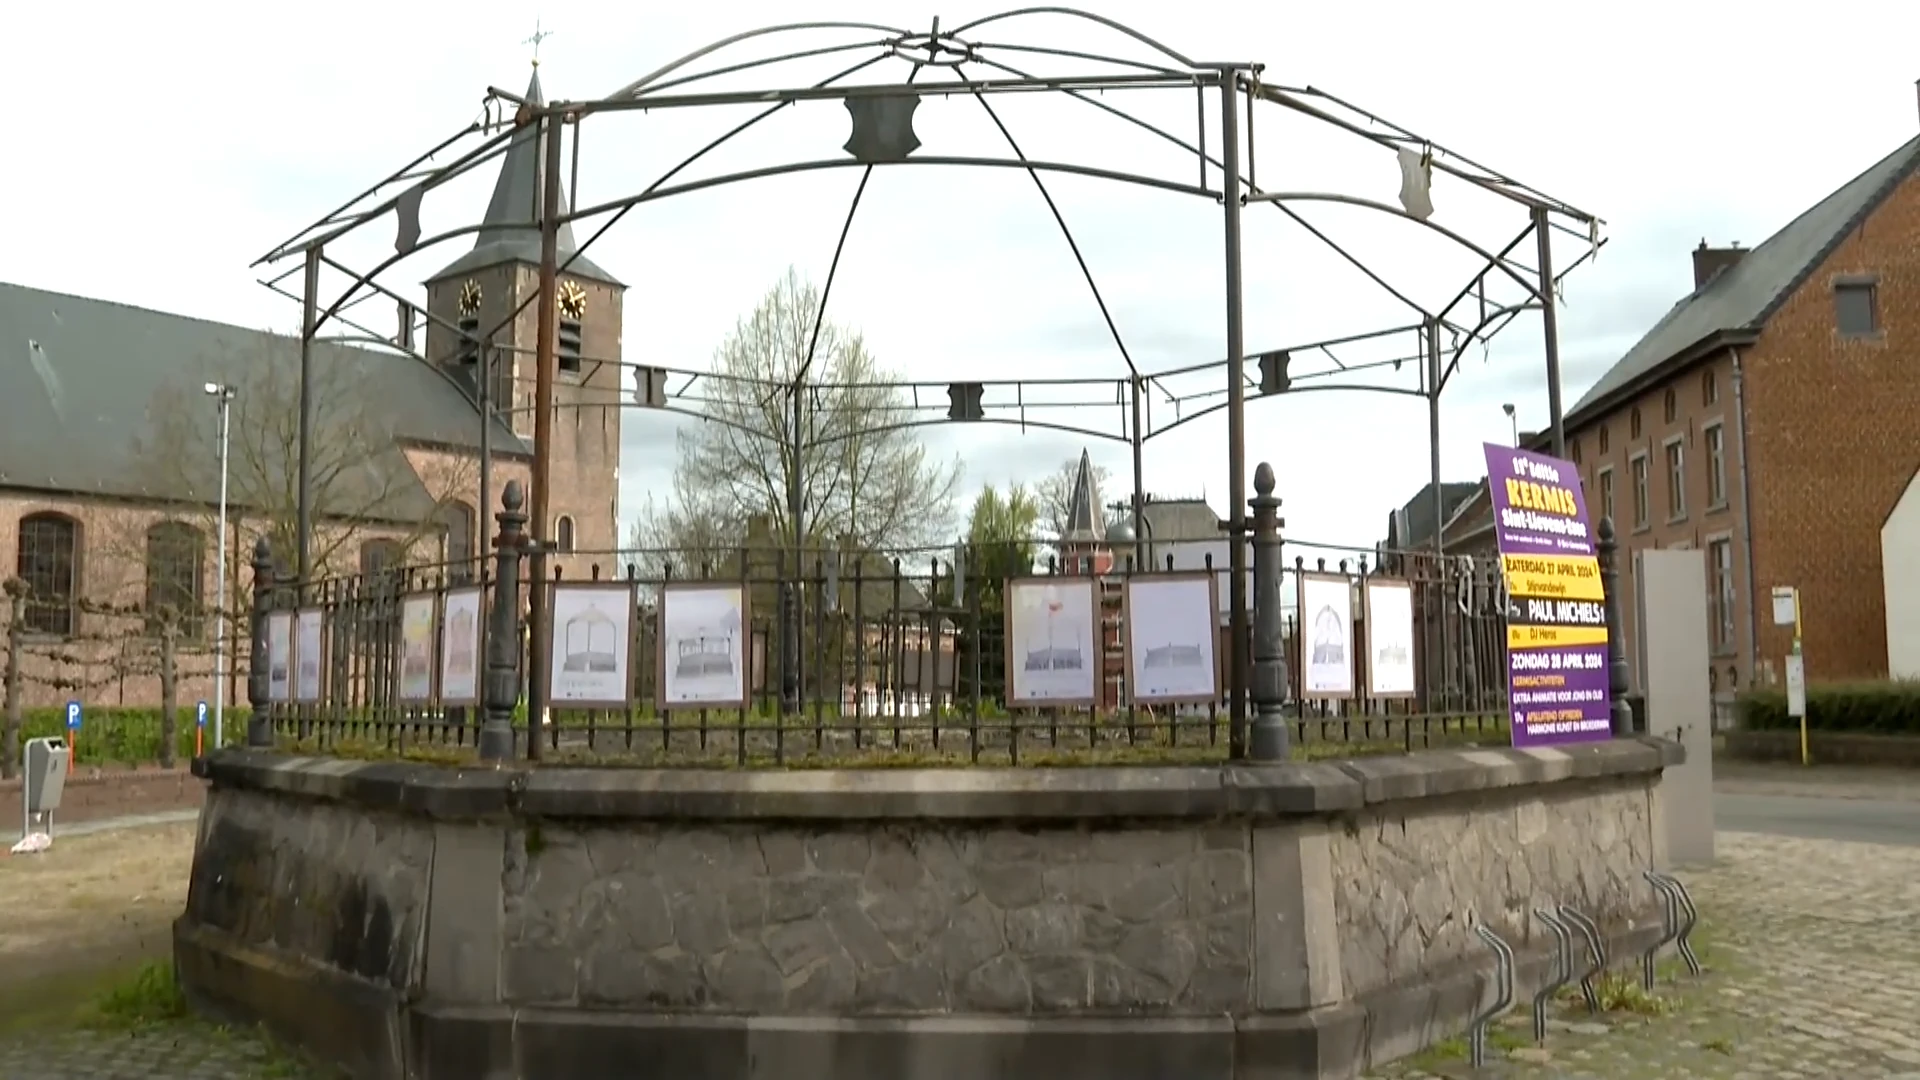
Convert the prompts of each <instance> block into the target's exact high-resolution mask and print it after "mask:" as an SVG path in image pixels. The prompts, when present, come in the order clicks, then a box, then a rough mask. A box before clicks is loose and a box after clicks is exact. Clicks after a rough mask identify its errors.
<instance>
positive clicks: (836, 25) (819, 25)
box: [607, 22, 913, 100]
mask: <svg viewBox="0 0 1920 1080" xmlns="http://www.w3.org/2000/svg"><path fill="white" fill-rule="evenodd" d="M796 30H872V31H877V32H879V33H882V34H886V35H888V36H889V37H897V38H898V37H910V36H911V35H912V34H913V31H911V30H906V29H902V28H901V27H898V26H888V25H886V24H884V23H869V22H802V23H782V24H780V25H778V26H762V27H760V28H759V29H757V30H743V31H741V32H740V33H738V34H734V35H732V36H730V37H724V38H721V39H720V40H719V41H716V42H713V43H712V44H710V45H703V46H701V47H700V48H698V49H695V50H693V51H692V52H690V53H688V54H687V55H685V56H683V57H681V58H680V59H678V60H675V61H673V62H672V63H669V64H667V65H666V66H664V67H661V68H659V69H657V70H655V71H652V72H649V73H648V74H646V75H642V76H641V77H640V78H638V79H635V80H634V81H633V82H630V83H628V84H627V85H625V86H623V87H621V88H620V89H618V90H615V91H614V92H613V93H611V94H608V95H607V100H617V99H619V98H635V97H639V96H640V95H641V94H642V93H643V92H644V91H646V89H647V88H648V87H649V86H650V85H651V84H653V83H654V82H656V81H658V80H660V79H662V78H665V77H666V76H668V75H671V74H673V73H674V72H675V71H678V70H679V69H681V68H683V67H686V66H687V65H688V64H691V63H693V62H694V61H695V60H698V59H700V58H701V57H703V56H709V55H711V54H713V53H716V52H719V51H720V50H721V49H724V48H726V47H727V46H729V45H738V44H739V43H741V42H743V41H751V40H752V39H754V38H757V37H766V36H767V35H769V34H785V33H789V32H792V31H796ZM766 62H767V63H772V62H773V61H771V60H769V61H766ZM749 66H752V65H749Z"/></svg>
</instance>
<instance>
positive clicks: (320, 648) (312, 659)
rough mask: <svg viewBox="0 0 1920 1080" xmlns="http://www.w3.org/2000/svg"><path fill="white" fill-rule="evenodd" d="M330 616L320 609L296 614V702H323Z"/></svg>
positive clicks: (294, 620) (302, 610)
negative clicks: (322, 691) (321, 686)
mask: <svg viewBox="0 0 1920 1080" xmlns="http://www.w3.org/2000/svg"><path fill="white" fill-rule="evenodd" d="M326 631H327V616H326V613H325V612H323V611H321V610H320V609H319V608H302V609H300V610H299V611H296V612H294V615H293V700H295V701H297V702H300V703H301V704H303V705H311V704H314V703H315V702H318V701H319V700H320V672H321V671H323V670H325V665H326V662H327V632H326Z"/></svg>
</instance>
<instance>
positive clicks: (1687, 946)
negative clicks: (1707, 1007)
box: [1647, 870, 1705, 978]
mask: <svg viewBox="0 0 1920 1080" xmlns="http://www.w3.org/2000/svg"><path fill="white" fill-rule="evenodd" d="M1647 874H1648V875H1649V878H1650V879H1651V878H1658V879H1659V880H1660V882H1661V883H1662V884H1664V885H1665V886H1666V888H1667V890H1668V891H1669V892H1670V893H1671V894H1672V895H1673V899H1674V902H1675V903H1677V904H1678V905H1679V908H1680V915H1681V921H1680V932H1679V933H1677V934H1675V935H1674V937H1673V942H1674V947H1675V948H1676V949H1678V950H1680V959H1682V960H1684V961H1686V964H1687V973H1688V974H1690V975H1692V976H1694V977H1695V978H1698V977H1699V976H1700V973H1701V972H1702V971H1703V970H1705V969H1704V968H1702V967H1701V966H1700V958H1699V957H1698V956H1696V955H1694V952H1693V928H1694V927H1695V926H1696V925H1698V924H1699V922H1700V909H1699V908H1696V907H1694V906H1693V895H1692V894H1691V893H1689V892H1688V891H1687V884H1686V882H1684V881H1681V880H1680V879H1679V878H1677V877H1674V876H1673V875H1672V874H1663V873H1661V872H1660V871H1658V870H1649V871H1647Z"/></svg>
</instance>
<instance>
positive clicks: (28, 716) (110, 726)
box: [20, 705, 249, 765]
mask: <svg viewBox="0 0 1920 1080" xmlns="http://www.w3.org/2000/svg"><path fill="white" fill-rule="evenodd" d="M179 714H180V718H179V722H178V724H177V725H176V731H175V746H174V756H175V758H176V759H178V760H179V761H181V762H185V761H187V760H188V759H190V758H192V757H193V735H194V732H193V727H194V718H195V717H196V715H197V714H198V709H197V708H196V706H195V705H188V706H185V707H184V708H182V709H180V710H179ZM248 714H249V710H248V709H246V708H245V707H244V706H243V707H241V708H233V707H231V706H229V707H228V708H227V710H226V717H225V720H224V724H225V728H226V730H225V732H224V734H225V736H226V740H227V744H228V745H230V746H231V745H234V744H236V743H243V742H245V741H246V738H247V716H248ZM160 719H161V714H160V710H159V709H157V708H151V707H131V706H115V705H96V706H92V707H89V708H88V709H87V710H86V711H85V712H84V713H83V714H82V715H81V722H80V737H79V738H78V739H76V740H74V750H75V752H76V753H77V754H78V756H79V764H81V765H151V764H153V763H155V762H158V761H159V760H160ZM21 720H22V725H21V732H20V738H21V739H22V740H23V741H24V740H26V739H37V738H41V737H43V736H48V735H62V734H65V733H66V730H67V710H66V707H65V706H54V707H51V708H43V709H27V710H25V712H24V714H23V715H22V717H21ZM206 748H207V749H209V750H211V749H213V720H212V718H211V716H209V718H208V720H207V732H206Z"/></svg>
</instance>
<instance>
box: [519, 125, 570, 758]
mask: <svg viewBox="0 0 1920 1080" xmlns="http://www.w3.org/2000/svg"><path fill="white" fill-rule="evenodd" d="M541 125H542V129H541V143H542V146H541V155H540V156H541V161H542V164H541V170H540V171H541V176H540V295H539V297H538V298H537V299H535V301H534V304H535V305H536V308H535V321H534V325H535V333H536V334H537V335H538V338H539V339H538V341H536V342H535V345H534V365H535V370H534V373H533V499H532V502H533V514H532V518H533V520H532V521H531V522H530V523H529V524H530V525H531V526H532V538H533V545H532V552H533V558H532V559H531V569H530V570H529V572H528V575H527V579H528V587H527V604H528V610H527V630H528V633H527V757H528V758H529V759H533V760H538V759H539V757H540V752H541V747H540V734H541V724H542V721H543V720H544V719H545V717H546V711H547V685H546V683H547V671H548V665H549V663H550V662H551V661H552V657H551V656H549V655H548V654H549V653H550V652H551V650H552V644H553V642H552V638H553V633H552V629H551V628H550V627H549V626H548V625H547V612H546V606H547V605H546V592H545V590H547V589H550V588H552V587H553V583H552V581H551V580H549V579H548V576H547V552H548V550H549V548H550V546H551V545H552V543H553V521H552V512H551V507H552V499H553V378H554V363H555V357H554V343H555V341H556V340H557V339H556V337H555V334H556V332H557V329H558V328H557V325H556V321H557V314H556V312H555V310H554V303H555V299H556V296H557V294H558V290H557V288H556V280H557V278H558V277H559V270H558V265H559V260H560V141H561V137H562V136H563V135H564V134H565V128H564V126H563V124H562V123H561V119H560V116H559V115H558V114H552V115H549V116H547V117H546V118H545V119H543V120H542V121H541Z"/></svg>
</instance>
